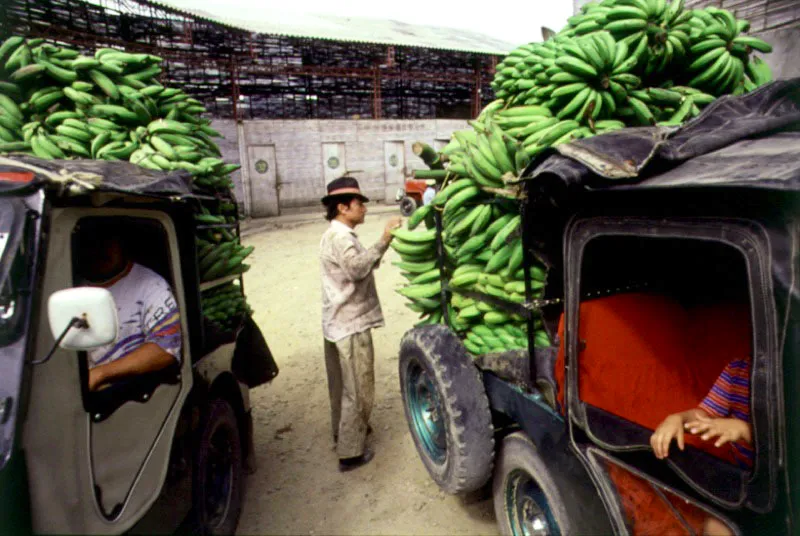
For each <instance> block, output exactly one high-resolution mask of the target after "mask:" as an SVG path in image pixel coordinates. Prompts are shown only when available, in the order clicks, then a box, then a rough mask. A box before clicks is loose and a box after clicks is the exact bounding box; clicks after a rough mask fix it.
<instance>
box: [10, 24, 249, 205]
mask: <svg viewBox="0 0 800 536" xmlns="http://www.w3.org/2000/svg"><path fill="white" fill-rule="evenodd" d="M159 63H161V59H160V58H158V57H156V56H151V55H149V54H133V53H128V52H125V51H121V50H117V49H111V48H105V49H100V50H97V51H96V52H95V54H94V57H88V56H82V55H80V54H79V53H78V52H77V51H75V50H71V49H68V48H64V47H58V46H54V45H51V44H48V43H45V42H44V41H43V40H31V39H28V40H25V39H23V38H21V37H19V36H13V37H11V38H9V39H7V40H6V41H4V42H3V43H2V44H0V67H2V69H0V73H6V76H5V77H3V76H2V74H0V143H2V145H0V152H10V151H14V152H22V153H28V154H32V155H35V156H38V157H39V158H96V159H107V160H127V161H130V162H132V163H135V164H138V165H140V166H142V167H146V168H148V169H154V170H166V171H172V170H183V171H187V172H189V173H191V174H192V175H193V176H194V177H195V181H194V185H195V186H196V187H198V188H201V189H210V190H223V191H224V190H227V189H230V188H231V187H232V183H231V181H230V179H229V175H230V173H231V172H232V171H235V170H236V169H238V166H235V165H226V164H225V163H224V162H223V161H222V160H220V159H219V156H220V151H219V148H218V147H217V145H216V143H214V141H213V139H212V138H214V137H217V136H219V133H217V132H216V131H214V130H213V129H212V128H211V127H210V126H209V121H208V120H206V119H203V118H202V114H203V113H205V109H204V107H203V106H202V103H201V102H200V101H198V100H196V99H193V98H191V97H190V96H189V95H187V94H185V93H184V92H183V91H181V90H179V89H176V88H165V87H164V86H162V85H161V84H159V83H158V81H157V77H158V75H159V74H160V73H161V68H160V66H159Z"/></svg>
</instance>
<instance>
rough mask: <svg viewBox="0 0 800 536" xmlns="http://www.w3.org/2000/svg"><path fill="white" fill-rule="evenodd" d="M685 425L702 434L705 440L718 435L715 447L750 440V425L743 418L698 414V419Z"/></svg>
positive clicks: (692, 431) (696, 433)
mask: <svg viewBox="0 0 800 536" xmlns="http://www.w3.org/2000/svg"><path fill="white" fill-rule="evenodd" d="M684 427H685V428H686V430H688V431H689V432H690V433H692V434H695V435H700V439H702V440H703V441H708V440H709V439H712V438H715V437H716V438H717V440H716V441H715V442H714V446H715V447H721V446H722V445H724V444H725V443H729V442H730V443H736V442H737V441H741V440H743V439H744V440H746V441H747V442H750V425H748V424H747V423H746V422H744V421H743V420H741V419H721V418H716V419H712V418H711V417H705V416H703V415H698V416H697V418H696V419H693V420H691V421H689V422H687V423H686V424H685V425H684Z"/></svg>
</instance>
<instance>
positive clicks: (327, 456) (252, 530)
mask: <svg viewBox="0 0 800 536" xmlns="http://www.w3.org/2000/svg"><path fill="white" fill-rule="evenodd" d="M395 214H396V213H395ZM388 218H389V215H388V214H372V215H371V214H367V221H366V223H365V224H364V225H362V226H359V227H358V229H357V232H358V234H359V237H360V239H361V241H362V243H364V244H365V245H369V244H372V243H373V242H374V241H375V240H377V239H378V237H379V236H380V233H381V230H382V229H383V225H384V223H385V222H386V220H387V219H388ZM326 225H327V223H326V222H325V221H324V220H323V219H322V217H321V216H320V221H319V223H312V224H304V225H295V226H293V227H285V228H283V229H278V230H270V231H266V232H261V233H258V234H254V235H251V236H248V237H246V238H245V240H244V242H245V244H246V245H253V246H255V247H256V250H255V252H254V253H253V255H252V265H253V268H252V269H251V270H250V272H249V273H248V274H247V275H246V277H245V286H246V287H245V288H246V291H247V295H248V298H249V300H250V303H251V306H252V307H253V308H254V309H255V320H256V322H258V324H259V326H261V329H262V330H263V332H264V335H265V336H266V338H267V341H268V342H269V345H270V347H271V349H272V352H273V354H274V355H275V358H276V360H277V361H278V365H279V366H280V367H281V372H280V375H279V376H278V377H277V378H276V380H275V381H274V382H273V384H272V385H268V386H265V387H260V388H257V389H254V390H253V392H252V393H251V402H252V405H253V418H254V425H255V449H256V457H257V462H258V465H259V469H258V472H257V473H256V474H254V475H251V476H249V477H248V478H247V481H246V486H247V491H246V499H245V503H244V508H243V511H242V517H241V521H240V523H239V531H238V532H239V534H292V535H294V534H318V535H321V534H325V535H328V534H330V535H339V534H370V535H373V534H386V535H401V534H408V535H422V534H442V535H444V534H448V535H451V534H452V535H456V534H465V535H467V534H469V535H471V534H489V535H491V534H497V529H496V526H495V523H494V514H493V511H492V503H491V500H490V498H489V497H488V495H487V494H485V493H484V494H475V497H473V498H470V499H463V498H459V497H452V496H449V495H445V494H444V493H442V492H440V491H439V489H438V487H437V486H436V485H435V484H434V483H433V481H432V480H431V479H430V477H429V476H428V473H427V472H426V471H425V468H424V467H423V465H422V462H421V461H420V460H419V458H418V456H417V453H416V450H415V448H414V444H413V442H412V439H411V436H410V435H409V432H408V427H407V425H406V420H405V416H404V414H403V404H402V399H401V396H400V390H399V384H398V378H397V375H398V372H397V350H398V345H399V342H400V338H401V337H402V335H403V333H404V332H405V331H406V330H407V329H408V328H409V327H411V326H412V325H413V323H414V322H415V320H416V316H415V314H414V313H412V312H411V311H410V310H408V309H407V308H406V307H405V306H404V299H403V298H402V297H401V296H400V295H398V294H397V293H396V292H394V289H395V288H397V287H399V286H400V285H401V282H402V281H404V280H403V278H402V277H401V276H400V274H399V272H398V271H397V269H396V268H395V267H394V266H392V265H391V264H390V261H394V260H397V259H398V257H397V254H396V253H395V252H394V251H392V250H389V252H388V253H387V255H386V257H385V258H384V263H383V265H382V267H381V268H380V269H379V270H378V271H377V272H376V280H377V285H378V292H379V294H380V296H381V302H382V305H383V313H384V316H385V318H386V322H387V326H386V327H385V328H382V329H379V330H376V331H375V332H374V334H373V337H374V343H375V354H376V355H375V373H376V404H375V410H374V413H373V416H372V421H371V422H372V427H373V428H374V430H375V432H374V434H373V435H372V436H371V438H370V443H371V444H372V445H373V447H374V450H375V452H376V456H375V459H374V460H373V461H372V463H370V464H369V465H367V466H365V467H363V468H360V469H358V470H356V471H353V472H350V473H344V474H342V473H339V471H338V469H337V459H336V455H335V452H334V451H333V441H332V439H331V432H330V428H331V424H330V413H329V404H328V398H327V385H326V379H325V370H324V361H323V353H322V334H321V328H320V323H321V320H320V283H319V263H318V261H317V251H318V244H319V238H320V236H321V234H322V232H323V231H324V230H325V227H326Z"/></svg>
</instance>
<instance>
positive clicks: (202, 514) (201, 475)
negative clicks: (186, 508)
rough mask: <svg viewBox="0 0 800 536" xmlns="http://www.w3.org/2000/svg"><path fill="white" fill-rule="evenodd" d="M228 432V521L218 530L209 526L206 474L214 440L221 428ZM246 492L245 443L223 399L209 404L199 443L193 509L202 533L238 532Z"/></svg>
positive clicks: (228, 406)
mask: <svg viewBox="0 0 800 536" xmlns="http://www.w3.org/2000/svg"><path fill="white" fill-rule="evenodd" d="M225 428H227V429H228V437H229V439H230V446H231V458H232V465H233V471H232V477H231V492H230V503H229V506H228V511H227V513H226V515H225V518H224V519H223V520H222V522H221V523H219V524H218V525H217V526H215V527H210V526H208V521H207V519H208V514H207V512H206V511H205V505H206V501H205V483H206V479H207V478H208V474H207V471H206V469H207V464H206V461H207V456H208V451H209V446H210V441H211V438H212V437H213V436H214V434H215V433H216V432H218V431H219V430H221V429H225ZM243 493H244V472H243V469H242V443H241V435H240V434H239V424H238V422H237V420H236V414H235V413H234V411H233V408H232V407H231V405H230V404H229V403H228V402H227V401H225V400H222V399H215V400H212V401H211V402H210V403H209V407H208V418H207V419H206V423H205V426H204V427H203V430H202V432H201V435H200V441H199V445H198V450H197V456H196V457H195V466H194V483H193V507H194V514H195V523H196V526H197V528H198V529H199V531H200V533H201V534H213V535H229V534H235V533H236V527H237V525H238V524H239V516H240V514H241V512H242V499H243Z"/></svg>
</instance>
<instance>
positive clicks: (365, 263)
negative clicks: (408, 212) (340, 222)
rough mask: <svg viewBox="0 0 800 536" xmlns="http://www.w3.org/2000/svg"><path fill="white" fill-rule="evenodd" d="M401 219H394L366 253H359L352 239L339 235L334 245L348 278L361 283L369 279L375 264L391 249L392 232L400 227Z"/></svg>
mask: <svg viewBox="0 0 800 536" xmlns="http://www.w3.org/2000/svg"><path fill="white" fill-rule="evenodd" d="M401 221H402V220H401V219H400V218H392V219H391V220H390V221H389V222H388V223H387V224H386V227H385V228H384V230H383V235H382V236H381V239H380V240H378V242H377V243H376V244H375V245H373V246H372V247H370V248H369V249H367V250H366V251H363V252H362V251H359V250H358V248H356V245H355V243H354V242H353V241H352V240H351V239H350V237H348V236H345V235H338V236H337V237H336V238H335V240H336V242H335V243H334V248H335V250H336V251H335V255H336V257H337V260H338V261H339V264H340V266H341V267H342V269H343V270H344V272H345V274H347V277H349V278H350V279H351V280H352V281H361V280H362V279H364V278H365V277H367V276H368V275H369V274H370V272H372V270H373V268H375V264H377V263H378V262H379V261H380V260H381V257H383V254H384V253H386V250H387V249H389V244H390V243H391V242H392V238H393V236H392V234H391V233H392V230H394V229H396V228H397V227H399V225H400V222H401Z"/></svg>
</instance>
